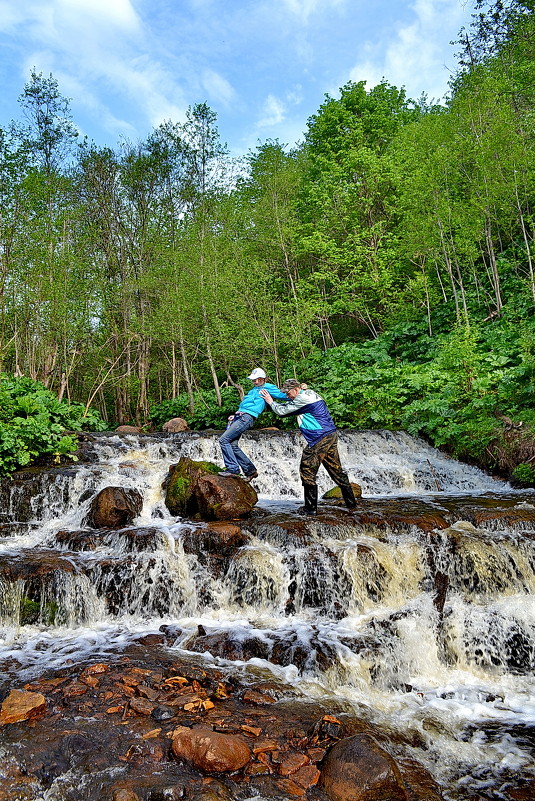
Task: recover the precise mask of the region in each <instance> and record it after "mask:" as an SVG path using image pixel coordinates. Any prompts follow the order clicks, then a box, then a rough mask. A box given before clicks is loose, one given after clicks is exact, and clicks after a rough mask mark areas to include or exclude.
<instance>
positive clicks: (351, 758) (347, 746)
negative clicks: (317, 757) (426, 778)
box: [321, 734, 409, 801]
mask: <svg viewBox="0 0 535 801" xmlns="http://www.w3.org/2000/svg"><path fill="white" fill-rule="evenodd" d="M321 786H322V787H323V789H324V791H325V792H326V793H327V795H328V796H329V798H330V799H332V801H383V799H388V801H409V797H408V795H407V791H406V789H405V786H404V783H403V779H402V776H401V773H400V770H399V768H398V766H397V764H396V762H395V760H394V759H393V758H392V757H391V756H390V754H388V753H387V752H386V751H385V750H384V749H383V748H381V746H380V745H379V744H378V743H377V741H376V740H374V738H373V737H371V736H370V735H369V734H356V735H354V736H353V737H346V738H345V739H343V740H340V741H339V742H338V743H336V745H334V746H333V748H331V750H330V751H329V753H328V754H327V756H326V758H325V760H324V762H323V766H322V771H321Z"/></svg>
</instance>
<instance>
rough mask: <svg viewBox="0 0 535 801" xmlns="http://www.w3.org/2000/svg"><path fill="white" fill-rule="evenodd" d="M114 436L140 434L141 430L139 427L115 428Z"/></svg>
mask: <svg viewBox="0 0 535 801" xmlns="http://www.w3.org/2000/svg"><path fill="white" fill-rule="evenodd" d="M115 433H116V434H142V433H143V429H142V428H140V427H139V426H117V428H116V429H115Z"/></svg>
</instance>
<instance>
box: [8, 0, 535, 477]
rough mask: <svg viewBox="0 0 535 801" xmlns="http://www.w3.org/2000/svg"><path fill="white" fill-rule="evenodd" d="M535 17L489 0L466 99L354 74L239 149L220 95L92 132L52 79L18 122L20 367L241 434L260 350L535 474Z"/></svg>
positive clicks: (344, 418) (462, 83)
mask: <svg viewBox="0 0 535 801" xmlns="http://www.w3.org/2000/svg"><path fill="white" fill-rule="evenodd" d="M533 10H534V3H533V0H526V2H520V0H503V1H502V0H500V1H499V2H493V1H492V0H475V6H474V11H475V13H474V18H473V19H474V24H473V25H472V27H471V28H470V30H468V31H462V32H461V33H460V36H459V43H458V48H459V51H460V52H459V70H458V72H457V74H456V75H455V76H454V77H453V79H452V82H451V94H450V97H449V99H448V101H447V102H446V103H445V104H443V105H439V104H437V103H435V102H433V101H432V100H429V99H427V98H425V97H422V98H419V99H416V100H411V99H409V98H407V97H406V95H405V92H404V90H403V89H401V88H397V87H395V86H392V85H391V84H389V83H388V81H386V80H383V81H382V82H381V83H380V84H378V85H377V86H375V87H373V88H371V89H367V87H366V85H365V83H364V82H361V83H348V84H347V85H345V86H344V87H342V88H341V90H340V93H339V96H338V97H329V96H326V97H325V100H324V102H323V103H322V105H321V106H320V108H319V109H318V110H317V111H316V112H315V113H314V114H312V116H311V117H310V119H309V120H308V125H307V128H306V131H305V133H304V138H303V141H302V143H300V144H299V145H298V146H296V147H294V148H289V147H286V146H285V145H284V143H280V142H278V141H267V142H263V143H260V144H259V145H258V147H257V148H256V149H255V150H254V151H252V152H250V153H249V154H248V155H247V156H246V157H245V158H243V159H241V160H236V159H232V158H230V157H229V155H228V153H227V150H226V148H225V146H224V145H223V143H222V142H221V139H220V137H219V133H218V130H217V120H216V116H215V114H214V113H213V111H212V110H211V109H210V108H209V107H208V106H207V105H206V104H205V103H199V104H198V105H195V106H194V107H193V108H190V109H189V110H188V113H187V115H186V119H185V121H184V122H182V123H176V122H172V121H169V122H166V123H165V124H163V125H161V126H159V127H158V128H156V129H155V130H153V131H151V132H150V133H149V134H148V136H147V137H146V139H145V140H143V141H138V142H127V141H123V142H122V143H120V144H119V145H118V146H117V147H116V148H111V147H100V146H97V145H96V144H94V143H92V142H87V141H84V142H79V137H78V135H77V130H76V126H75V121H74V120H73V119H72V117H71V112H70V106H69V103H68V101H67V100H66V99H65V98H64V97H62V95H61V93H60V90H59V87H58V85H57V82H56V81H55V79H54V78H53V77H52V76H49V77H48V78H47V77H44V76H43V75H40V74H36V73H33V74H32V76H31V79H30V81H29V82H28V83H27V84H26V86H25V87H24V90H23V92H22V95H21V98H20V103H21V111H22V113H21V119H20V120H19V121H13V122H12V123H8V124H6V125H5V126H4V127H3V128H2V129H1V130H0V200H1V208H2V214H1V216H0V254H1V257H0V270H1V272H0V288H1V291H0V359H1V364H0V369H1V370H2V371H4V372H5V373H6V374H9V375H12V376H13V375H14V376H22V375H24V376H25V377H28V378H30V379H32V380H36V381H39V382H41V383H42V386H43V387H44V388H46V389H47V390H48V391H49V392H51V393H53V394H54V395H55V396H56V398H59V399H60V400H65V401H69V402H77V403H81V404H82V408H84V409H85V408H88V409H89V408H92V409H95V410H96V411H98V414H99V415H100V416H101V417H102V418H103V419H104V420H105V421H106V425H107V426H108V427H111V426H113V425H116V424H118V423H126V422H135V423H137V424H138V425H145V426H147V427H150V426H151V425H157V424H159V423H161V422H162V420H163V418H164V417H167V418H168V417H170V416H173V414H177V413H179V414H181V415H182V416H184V417H185V418H186V419H187V420H188V422H189V423H190V425H193V426H197V427H210V426H215V427H218V426H219V427H220V426H221V425H222V424H223V421H224V419H225V417H226V414H227V413H228V412H229V411H233V410H234V408H235V405H236V402H237V400H238V399H239V393H240V390H241V384H243V382H244V376H246V375H247V373H248V372H249V370H250V368H251V367H252V366H254V365H262V366H264V367H265V369H266V370H267V371H268V372H269V374H270V375H271V376H272V378H273V379H275V380H279V381H280V380H281V379H282V378H284V377H288V376H290V375H298V376H299V377H300V378H302V379H303V380H306V381H307V382H308V383H310V384H311V385H313V386H314V387H315V388H318V390H320V391H321V392H322V393H323V394H324V395H325V397H326V399H327V400H328V402H329V406H330V408H331V409H332V412H333V415H334V417H335V418H336V420H337V422H338V423H339V424H340V425H342V426H357V427H366V428H368V427H374V428H405V429H407V430H408V431H410V432H411V433H415V434H420V435H423V436H425V437H427V438H428V439H429V440H430V441H431V442H432V443H433V444H435V445H438V446H442V447H445V448H447V449H448V450H449V452H451V453H452V454H454V455H456V456H459V457H461V458H464V459H468V460H472V461H476V462H478V463H480V464H481V465H482V466H484V467H486V468H487V469H491V470H499V471H501V472H502V473H504V474H510V473H511V471H513V470H516V477H517V479H518V480H519V481H522V482H524V483H528V484H529V483H534V482H535V449H534V447H533V444H532V443H533V430H534V428H535V425H534V424H535V421H534V416H535V412H534V410H533V402H532V398H533V389H534V380H535V379H534V376H535V330H534V325H533V323H534V311H535V246H534V238H535V225H534V223H535V217H534V213H535V166H534V165H535V158H534V155H535V131H534V119H535V116H534V111H535V104H534V100H535V97H534V93H535V89H534V87H535V21H534V15H533ZM245 384H246V382H245ZM244 388H245V389H247V388H248V387H247V386H245V387H244Z"/></svg>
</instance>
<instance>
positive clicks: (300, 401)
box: [271, 390, 311, 417]
mask: <svg viewBox="0 0 535 801" xmlns="http://www.w3.org/2000/svg"><path fill="white" fill-rule="evenodd" d="M310 402H311V399H310V398H309V397H307V393H306V391H304V390H301V392H300V393H299V395H298V396H297V397H296V398H294V399H293V400H289V401H287V402H286V403H277V402H276V401H273V403H272V404H271V409H272V410H273V411H274V412H275V414H278V415H279V417H287V416H288V415H289V414H300V413H301V409H302V408H303V407H304V406H308V405H309V404H310Z"/></svg>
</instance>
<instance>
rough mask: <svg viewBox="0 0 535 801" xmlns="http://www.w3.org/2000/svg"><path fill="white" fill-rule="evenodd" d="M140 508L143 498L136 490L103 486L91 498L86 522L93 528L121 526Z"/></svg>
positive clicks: (139, 510)
mask: <svg viewBox="0 0 535 801" xmlns="http://www.w3.org/2000/svg"><path fill="white" fill-rule="evenodd" d="M142 508H143V498H142V497H141V495H140V493H139V492H138V491H137V490H135V489H125V488H123V487H105V488H104V489H103V490H101V491H100V492H99V493H98V494H97V495H96V496H95V498H93V501H92V502H91V507H90V510H89V515H88V518H87V523H88V525H90V526H92V527H93V528H114V529H115V528H123V527H124V526H128V525H129V524H130V523H132V521H133V520H134V518H135V517H137V516H138V515H139V514H140V512H141V509H142Z"/></svg>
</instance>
